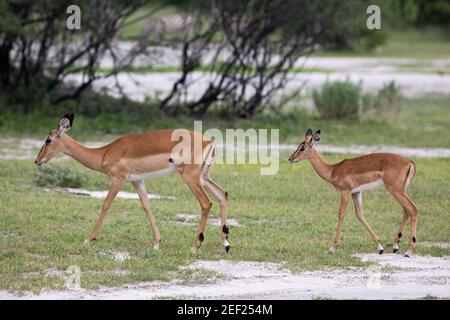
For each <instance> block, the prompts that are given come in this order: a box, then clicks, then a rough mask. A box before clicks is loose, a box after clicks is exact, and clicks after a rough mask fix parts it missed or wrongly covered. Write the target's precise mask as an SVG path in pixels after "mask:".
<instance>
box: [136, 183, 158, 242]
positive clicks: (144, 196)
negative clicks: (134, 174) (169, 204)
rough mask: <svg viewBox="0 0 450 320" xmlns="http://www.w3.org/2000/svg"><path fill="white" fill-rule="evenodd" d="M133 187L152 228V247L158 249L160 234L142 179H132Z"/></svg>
mask: <svg viewBox="0 0 450 320" xmlns="http://www.w3.org/2000/svg"><path fill="white" fill-rule="evenodd" d="M132 184H133V186H134V188H135V189H136V191H137V193H138V195H139V199H140V200H141V203H142V207H143V208H144V211H145V213H146V214H147V219H148V222H149V224H150V226H151V228H152V232H153V248H155V249H156V250H158V249H159V245H160V243H161V236H160V234H159V230H158V227H157V226H156V221H155V217H154V216H153V212H152V209H151V207H150V201H149V200H148V194H147V190H146V189H145V183H144V180H141V181H133V182H132Z"/></svg>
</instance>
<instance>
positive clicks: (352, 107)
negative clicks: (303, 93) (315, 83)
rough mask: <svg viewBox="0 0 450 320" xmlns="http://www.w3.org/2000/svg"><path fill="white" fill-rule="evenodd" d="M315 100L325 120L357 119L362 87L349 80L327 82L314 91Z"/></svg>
mask: <svg viewBox="0 0 450 320" xmlns="http://www.w3.org/2000/svg"><path fill="white" fill-rule="evenodd" d="M313 100H314V104H315V106H316V108H317V110H318V111H319V113H320V115H321V116H322V117H324V118H347V117H355V116H358V114H359V109H360V104H361V86H360V85H357V84H354V83H351V82H350V81H349V80H346V81H334V82H327V83H325V84H324V85H323V86H322V87H321V88H320V89H319V90H314V91H313Z"/></svg>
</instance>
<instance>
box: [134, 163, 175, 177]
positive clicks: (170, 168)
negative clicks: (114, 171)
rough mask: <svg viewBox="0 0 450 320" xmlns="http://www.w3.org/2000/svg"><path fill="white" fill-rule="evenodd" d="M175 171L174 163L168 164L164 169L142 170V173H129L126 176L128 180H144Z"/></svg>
mask: <svg viewBox="0 0 450 320" xmlns="http://www.w3.org/2000/svg"><path fill="white" fill-rule="evenodd" d="M175 171H177V167H175V165H173V164H170V166H168V167H167V168H165V169H162V170H157V171H151V172H143V173H131V174H130V175H129V176H128V179H127V180H128V181H139V180H146V179H156V178H159V177H163V176H167V175H168V174H171V173H174V172H175Z"/></svg>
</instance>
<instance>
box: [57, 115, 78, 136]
mask: <svg viewBox="0 0 450 320" xmlns="http://www.w3.org/2000/svg"><path fill="white" fill-rule="evenodd" d="M74 118H75V115H74V114H73V113H70V114H68V113H66V114H65V115H64V117H63V118H62V119H61V121H60V122H59V127H58V134H63V133H64V132H66V131H67V130H69V129H70V128H72V124H73V119H74Z"/></svg>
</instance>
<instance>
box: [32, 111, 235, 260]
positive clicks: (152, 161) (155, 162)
mask: <svg viewBox="0 0 450 320" xmlns="http://www.w3.org/2000/svg"><path fill="white" fill-rule="evenodd" d="M73 119H74V114H73V113H72V114H66V115H64V117H63V118H62V120H61V121H60V123H59V126H58V127H57V128H56V129H53V130H52V131H50V133H49V135H48V136H47V139H46V140H45V143H44V145H43V146H42V149H41V150H40V151H39V154H38V155H37V158H36V161H35V163H36V164H37V165H38V166H40V165H43V164H45V163H47V162H48V161H49V160H50V159H52V158H53V157H54V156H56V155H57V154H60V153H64V154H66V155H68V156H70V157H72V158H74V159H75V160H77V161H78V162H80V163H81V164H83V165H84V166H86V167H88V168H90V169H92V170H95V171H99V172H101V173H104V174H106V175H107V176H108V177H109V179H110V181H111V186H110V189H109V192H108V195H107V196H106V199H105V201H104V202H103V206H102V208H101V211H100V216H99V218H98V220H97V223H96V224H95V227H94V229H93V230H92V232H91V233H90V235H89V237H88V238H87V239H86V242H87V243H89V242H90V241H92V240H95V239H96V238H97V234H98V231H99V229H100V226H101V224H102V222H103V219H104V218H105V215H106V213H107V211H108V209H109V207H110V205H111V202H112V201H113V200H114V198H115V197H116V195H117V193H118V192H119V190H120V188H121V187H122V185H123V183H124V182H126V181H130V182H131V183H132V184H133V186H134V188H135V189H136V191H137V193H138V195H139V198H140V200H141V203H142V206H143V207H144V210H145V212H146V214H147V218H148V221H149V223H150V226H151V228H152V231H153V243H154V248H155V249H158V248H159V245H160V242H161V237H160V234H159V231H158V228H157V226H156V222H155V218H154V216H153V213H152V210H151V208H150V204H149V200H148V196H147V191H146V189H145V184H144V180H145V179H148V178H156V177H160V176H164V175H167V174H170V173H173V172H176V171H178V173H179V174H180V176H181V178H182V180H183V181H184V183H186V185H187V186H188V187H189V189H190V190H191V192H192V193H193V194H194V196H195V197H196V198H197V200H198V202H199V204H200V207H201V218H200V225H199V229H198V234H197V237H196V239H195V243H194V248H193V249H194V250H197V249H199V248H200V246H201V244H202V242H203V240H204V232H205V227H206V223H207V219H208V214H209V211H210V209H211V206H212V203H211V201H210V200H209V198H208V196H207V194H206V192H205V191H207V192H209V193H211V194H212V195H213V196H214V197H215V198H216V199H217V201H218V202H219V205H220V217H221V238H222V241H223V245H224V247H225V250H226V251H227V252H228V250H229V249H230V245H229V243H228V233H229V229H228V227H227V225H226V223H227V197H228V194H227V192H225V190H223V189H222V188H221V187H220V186H219V185H218V184H217V183H215V182H214V181H213V180H212V179H211V177H210V175H209V168H210V166H211V165H212V163H213V161H214V157H215V155H216V147H215V144H214V142H213V141H211V140H210V139H209V138H207V137H205V136H203V135H201V134H200V133H196V132H193V131H187V130H181V133H187V138H188V139H187V140H190V142H189V144H188V148H189V150H185V152H186V151H189V152H190V158H188V159H187V161H186V156H187V155H188V152H186V153H185V155H184V156H183V155H181V156H180V155H179V154H176V153H175V154H174V152H173V151H174V150H175V149H176V147H177V146H179V143H181V142H182V141H181V140H184V139H181V140H177V139H175V141H174V137H180V136H183V135H182V134H179V133H178V132H177V130H159V131H153V132H146V133H139V134H129V135H126V136H123V137H121V138H119V139H117V140H115V141H113V142H111V143H110V144H108V145H106V146H103V147H100V148H87V147H84V146H82V145H81V144H80V143H78V142H76V141H75V140H74V139H72V138H70V137H69V136H68V135H67V134H66V131H67V130H69V129H70V128H72V124H73ZM185 137H186V136H185ZM185 142H186V141H185ZM196 146H198V147H196ZM195 159H200V161H194V160H195ZM190 160H191V161H190Z"/></svg>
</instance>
